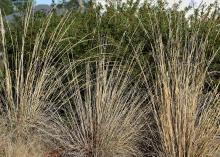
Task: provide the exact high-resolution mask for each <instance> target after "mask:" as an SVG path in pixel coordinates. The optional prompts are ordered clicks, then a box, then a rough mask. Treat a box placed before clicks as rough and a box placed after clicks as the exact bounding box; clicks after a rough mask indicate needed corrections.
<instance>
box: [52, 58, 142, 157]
mask: <svg viewBox="0 0 220 157" xmlns="http://www.w3.org/2000/svg"><path fill="white" fill-rule="evenodd" d="M121 63H122V62H119V63H118V62H116V61H114V62H111V61H108V60H107V59H106V60H105V59H103V60H101V61H96V62H91V63H85V64H84V67H85V68H83V69H82V70H81V72H80V73H79V72H76V69H72V72H71V74H70V75H72V77H71V78H69V81H68V82H69V86H67V87H68V88H66V96H67V97H68V98H69V100H68V102H66V104H65V106H63V107H64V109H65V111H64V113H65V114H63V113H62V114H61V115H58V116H57V121H56V125H54V126H56V127H54V128H53V129H54V130H53V132H54V133H53V135H54V136H55V135H56V136H55V138H56V139H57V141H59V143H61V145H62V146H64V148H66V153H67V154H70V155H72V156H77V157H91V156H93V157H132V156H137V157H140V156H142V153H141V151H140V150H139V148H138V145H139V144H140V142H142V138H141V137H142V133H143V130H144V128H143V126H144V123H145V121H144V116H145V112H146V110H145V109H144V108H145V107H143V103H144V101H145V100H146V98H145V96H144V95H143V93H142V91H141V90H140V88H139V85H140V84H139V83H140V82H139V80H136V81H134V80H132V79H131V73H132V70H133V68H132V66H130V67H125V66H123V65H122V64H121ZM76 76H77V77H76Z"/></svg>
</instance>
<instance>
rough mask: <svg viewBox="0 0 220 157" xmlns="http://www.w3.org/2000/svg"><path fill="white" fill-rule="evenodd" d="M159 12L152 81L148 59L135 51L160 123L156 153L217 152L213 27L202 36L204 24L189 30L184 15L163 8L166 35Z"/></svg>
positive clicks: (191, 155)
mask: <svg viewBox="0 0 220 157" xmlns="http://www.w3.org/2000/svg"><path fill="white" fill-rule="evenodd" d="M159 14H160V13H159V12H153V13H152V16H151V18H150V21H151V22H150V25H151V32H150V33H151V34H153V36H151V37H153V42H152V54H153V58H154V62H155V68H154V72H153V77H154V78H153V81H151V82H152V84H150V83H149V82H150V81H149V79H148V78H147V76H149V75H148V73H147V72H148V71H149V67H148V71H147V72H146V73H145V69H144V68H145V65H146V63H144V62H142V61H141V60H140V59H139V58H138V56H137V61H138V63H139V65H140V67H141V69H142V72H143V75H144V79H145V82H146V85H147V87H146V93H147V95H149V96H150V98H151V100H150V101H151V104H152V107H153V110H154V118H155V121H156V124H157V128H158V129H156V130H155V132H154V133H158V135H159V141H160V142H159V143H155V145H154V148H155V152H157V155H156V156H161V157H204V156H215V154H216V152H217V150H218V149H219V148H220V143H219V140H217V136H218V135H219V133H220V123H219V122H220V119H219V117H220V97H219V96H220V95H219V91H218V84H217V85H214V86H213V87H212V88H211V89H210V88H209V89H208V88H207V87H206V85H207V83H208V82H207V80H208V79H207V78H208V77H209V66H210V64H211V62H212V60H213V58H214V56H215V54H216V53H217V52H218V50H215V51H214V50H213V51H212V52H209V55H208V54H207V50H208V42H209V40H208V39H209V33H210V30H211V29H212V28H210V30H209V31H208V32H207V33H205V34H204V35H201V34H200V32H201V27H200V26H201V24H202V23H199V24H198V25H197V27H195V28H191V29H192V31H189V30H187V29H184V27H182V22H183V21H182V17H183V16H184V15H176V17H171V13H170V12H166V13H165V12H164V15H165V17H166V18H167V19H166V20H167V21H168V27H169V30H168V32H167V34H162V29H163V28H162V27H161V26H160V24H159V23H160V21H159V18H158V16H159ZM212 27H213V28H214V27H215V26H212ZM145 31H146V33H149V32H147V30H145ZM216 34H218V33H216ZM164 35H165V36H166V37H168V38H167V41H165V40H164V39H163V37H162V36H164ZM209 50H210V47H209ZM155 141H156V140H155Z"/></svg>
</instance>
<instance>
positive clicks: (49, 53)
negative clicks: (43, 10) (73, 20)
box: [0, 7, 71, 157]
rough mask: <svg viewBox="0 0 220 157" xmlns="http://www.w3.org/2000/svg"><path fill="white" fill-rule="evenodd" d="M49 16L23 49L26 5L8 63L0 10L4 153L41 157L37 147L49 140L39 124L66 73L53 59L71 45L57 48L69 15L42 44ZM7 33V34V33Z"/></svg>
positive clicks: (53, 104)
mask: <svg viewBox="0 0 220 157" xmlns="http://www.w3.org/2000/svg"><path fill="white" fill-rule="evenodd" d="M51 17H52V14H50V15H49V16H48V18H47V19H46V20H45V21H44V23H43V24H42V29H41V30H39V33H38V34H37V36H36V39H35V43H34V47H33V51H32V52H26V50H25V43H26V42H25V41H26V40H27V38H28V36H27V32H28V28H29V24H30V21H31V18H32V8H31V7H30V8H28V10H27V12H26V15H25V17H24V23H23V27H24V30H23V34H22V35H23V36H22V41H21V45H17V43H16V41H15V43H13V44H14V45H13V46H18V48H16V50H18V51H16V52H14V54H12V55H13V57H11V58H13V59H11V60H10V62H9V56H8V50H7V49H6V38H5V33H6V32H5V30H6V29H5V23H4V22H3V17H2V15H1V12H0V33H1V40H0V41H1V47H2V50H3V59H2V60H1V62H3V65H4V66H3V69H1V70H3V71H4V78H3V80H2V81H1V85H2V86H1V87H2V90H1V93H0V99H1V102H0V103H1V106H0V107H1V112H0V116H1V117H3V118H2V119H3V122H4V124H5V125H1V128H0V129H1V130H3V129H4V131H3V132H2V133H1V135H0V136H3V138H5V142H4V145H3V146H5V147H3V146H2V145H1V146H2V147H3V148H1V149H3V150H4V151H3V152H4V153H5V155H3V156H8V157H15V156H19V157H23V156H24V157H26V156H42V154H43V153H42V152H40V148H41V147H42V146H43V145H44V144H45V143H44V142H46V140H48V139H47V138H46V139H45V138H42V136H43V135H42V132H40V129H41V130H43V128H42V127H41V125H42V123H45V124H48V121H49V120H50V119H51V118H52V116H53V113H54V112H56V110H57V108H58V106H59V103H57V101H58V100H57V99H58V96H59V94H60V93H59V92H60V91H59V90H58V89H59V88H61V86H60V85H61V84H60V81H61V80H62V74H64V73H65V70H60V69H59V68H56V69H55V65H56V60H55V59H56V58H57V56H59V55H60V53H65V52H66V51H67V49H69V48H70V47H71V46H70V47H65V48H64V49H61V48H60V43H61V42H62V41H64V40H65V39H64V36H65V33H66V31H67V29H68V26H66V25H65V21H66V20H67V19H68V15H65V16H64V18H63V19H62V20H61V21H60V23H59V24H58V25H57V27H56V28H55V30H54V32H52V33H51V37H50V39H49V40H48V41H47V46H46V47H43V46H42V45H43V42H45V33H46V31H47V28H48V26H49V24H50V20H51ZM64 26H65V27H64ZM21 27H22V26H21ZM8 31H10V30H8ZM7 33H9V34H10V32H7ZM13 41H14V40H13ZM10 64H13V65H10ZM60 72H62V73H60ZM59 98H61V97H59ZM45 136H46V135H45ZM37 139H39V141H38V140H37ZM48 141H49V140H48ZM38 147H39V149H38ZM34 153H36V154H34Z"/></svg>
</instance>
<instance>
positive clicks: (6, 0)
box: [0, 0, 13, 15]
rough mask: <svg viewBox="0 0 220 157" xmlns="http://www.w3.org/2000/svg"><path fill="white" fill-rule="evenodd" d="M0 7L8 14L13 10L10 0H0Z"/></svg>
mask: <svg viewBox="0 0 220 157" xmlns="http://www.w3.org/2000/svg"><path fill="white" fill-rule="evenodd" d="M0 9H2V10H3V11H4V12H5V14H6V15H7V14H10V13H12V11H13V6H12V3H11V0H1V1H0Z"/></svg>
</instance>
